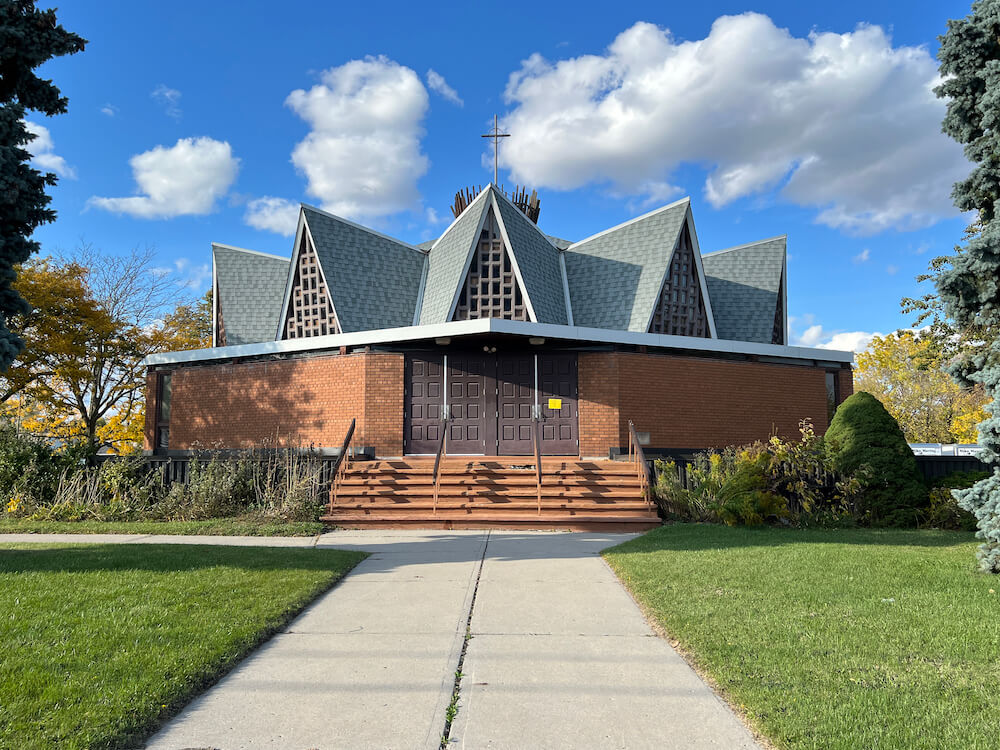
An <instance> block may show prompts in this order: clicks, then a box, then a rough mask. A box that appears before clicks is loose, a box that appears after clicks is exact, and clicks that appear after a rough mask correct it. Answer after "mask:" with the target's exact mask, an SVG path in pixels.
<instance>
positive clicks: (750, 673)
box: [605, 525, 1000, 750]
mask: <svg viewBox="0 0 1000 750" xmlns="http://www.w3.org/2000/svg"><path fill="white" fill-rule="evenodd" d="M975 546H976V545H975V542H974V541H973V537H972V535H971V534H963V533H958V532H934V531H869V530H836V531H822V530H809V531H803V530H788V529H768V528H763V529H745V528H742V529H741V528H726V527H722V526H707V525H676V526H666V527H663V528H660V529H656V530H655V531H652V532H650V533H648V534H646V535H645V536H642V537H640V538H638V539H635V540H633V541H631V542H628V543H626V544H623V545H621V546H618V547H615V548H613V549H611V550H607V551H606V552H605V556H606V558H607V560H608V562H609V563H610V564H611V566H612V568H614V570H615V571H616V572H617V574H618V575H619V577H620V578H621V579H622V581H623V582H624V583H625V585H626V586H628V588H629V589H630V590H631V591H632V592H633V594H634V595H635V596H636V598H637V599H638V600H639V601H640V602H641V603H642V604H643V605H644V606H645V607H646V608H647V611H648V612H649V613H650V614H651V615H652V616H653V617H654V618H655V619H656V620H657V621H658V622H659V623H660V624H661V625H662V627H663V629H664V630H665V631H666V633H667V634H668V635H669V636H670V637H672V638H675V639H676V640H677V641H678V642H679V644H680V646H681V648H682V650H683V651H684V652H686V654H687V655H688V656H689V658H690V659H691V660H692V661H693V663H694V664H695V665H696V666H697V667H698V668H699V669H701V670H702V671H703V672H704V673H707V674H708V675H709V676H710V677H711V678H712V679H713V680H714V681H715V683H716V684H717V685H718V687H719V688H720V690H721V691H722V693H723V694H724V695H725V696H726V697H727V698H728V699H729V700H730V702H731V703H732V704H733V705H735V706H737V707H738V708H739V710H740V711H742V712H743V713H744V714H745V715H746V716H747V717H748V720H749V722H750V723H751V724H752V725H753V726H754V727H755V728H756V729H757V730H759V731H760V732H761V733H762V734H763V735H764V736H766V737H768V738H769V739H770V740H771V741H772V742H773V743H774V744H775V745H776V746H777V747H780V748H842V749H843V750H862V749H868V748H877V749H878V750H886V749H888V748H900V749H902V748H907V749H909V748H955V749H956V750H973V749H974V748H984V749H985V748H990V749H991V750H992V749H993V748H996V747H998V746H1000V578H997V577H994V576H987V575H983V574H980V573H977V572H976V571H975V559H974V550H975Z"/></svg>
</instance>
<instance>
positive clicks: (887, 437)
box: [825, 391, 927, 526]
mask: <svg viewBox="0 0 1000 750" xmlns="http://www.w3.org/2000/svg"><path fill="white" fill-rule="evenodd" d="M825 441H826V446H827V450H828V451H830V456H831V458H832V459H833V464H834V467H835V468H836V469H837V471H839V472H841V473H843V474H853V475H855V476H857V477H858V479H859V480H860V482H861V493H860V498H859V500H858V506H859V507H858V511H859V512H860V513H861V514H862V515H863V518H864V519H865V520H866V521H867V522H868V523H870V524H872V525H873V526H915V525H916V523H917V521H918V516H919V513H920V510H921V509H923V508H925V507H926V506H927V487H926V486H925V485H924V483H923V481H922V479H921V476H920V470H919V469H918V468H917V460H916V459H915V458H914V457H913V451H912V450H911V449H910V446H909V445H907V443H906V438H905V437H904V436H903V431H902V430H901V429H900V428H899V423H898V422H897V421H896V420H895V419H894V418H893V416H892V415H891V414H890V413H889V412H887V411H886V410H885V407H884V406H882V402H881V401H879V400H878V399H877V398H875V397H874V396H873V395H871V394H870V393H865V392H864V391H860V392H858V393H855V394H854V395H853V396H851V397H850V398H848V399H847V400H846V401H844V403H842V404H841V405H840V407H839V408H838V409H837V413H836V414H835V415H834V417H833V421H832V422H831V423H830V428H829V429H828V430H827V431H826V438H825Z"/></svg>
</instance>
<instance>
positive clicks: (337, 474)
mask: <svg viewBox="0 0 1000 750" xmlns="http://www.w3.org/2000/svg"><path fill="white" fill-rule="evenodd" d="M356 424H357V419H352V420H351V426H350V427H348V428H347V434H346V435H344V442H343V443H341V444H340V453H339V454H338V455H337V460H336V461H335V462H334V464H333V487H331V488H330V510H331V511H332V510H333V504H334V503H335V502H337V489H338V487H339V486H340V480H341V478H342V477H343V474H344V471H345V470H346V469H347V460H346V459H347V451H348V450H349V449H350V447H351V439H352V438H353V437H354V427H355V425H356Z"/></svg>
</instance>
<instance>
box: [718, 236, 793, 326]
mask: <svg viewBox="0 0 1000 750" xmlns="http://www.w3.org/2000/svg"><path fill="white" fill-rule="evenodd" d="M785 245H786V238H785V237H774V238H772V239H769V240H761V241H760V242H752V243H750V244H749V245H740V246H739V247H732V248H729V249H728V250H719V251H718V252H714V253H708V254H707V255H703V256H702V265H703V266H704V267H705V282H706V283H707V284H708V293H709V296H710V297H711V300H712V312H713V313H714V316H715V328H716V332H717V334H718V336H719V338H720V339H730V340H733V341H755V342H758V343H761V344H770V343H771V333H772V330H773V327H774V314H775V310H776V307H777V304H778V295H780V294H781V293H782V290H781V273H782V269H783V268H784V265H785Z"/></svg>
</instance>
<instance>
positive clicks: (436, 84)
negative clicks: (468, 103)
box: [427, 68, 465, 107]
mask: <svg viewBox="0 0 1000 750" xmlns="http://www.w3.org/2000/svg"><path fill="white" fill-rule="evenodd" d="M427 86H428V87H429V88H430V90H431V91H433V92H435V93H437V94H440V95H441V96H443V97H444V98H445V99H447V100H448V101H449V102H451V103H452V104H457V105H458V106H459V107H464V106H465V102H463V101H462V97H460V96H459V95H458V92H457V91H455V89H453V88H452V87H451V86H449V85H448V82H447V81H446V80H444V76H443V75H441V74H440V73H438V72H437V71H436V70H434V69H433V68H431V69H430V70H428V71H427Z"/></svg>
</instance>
